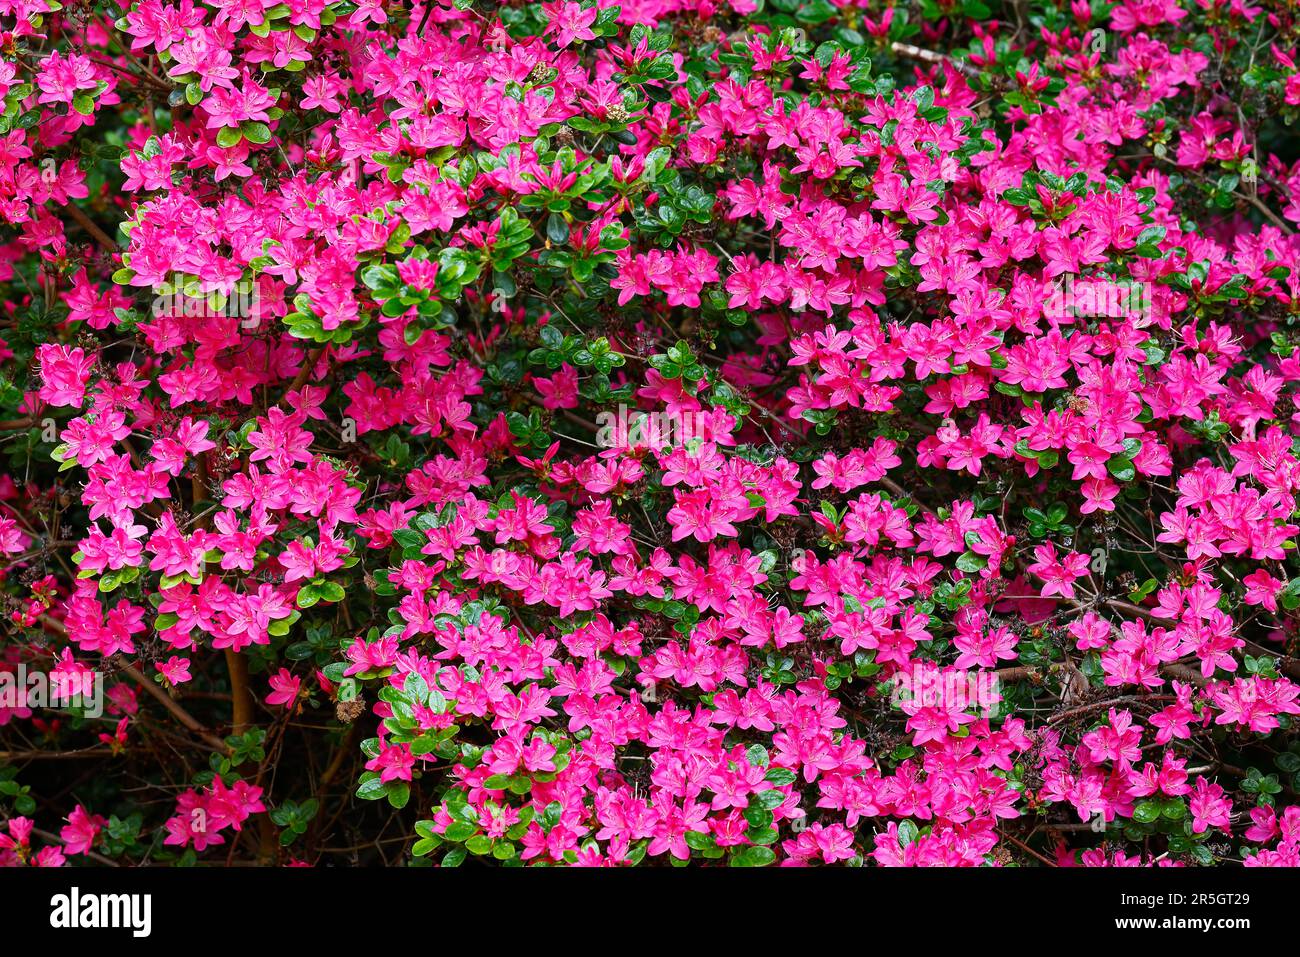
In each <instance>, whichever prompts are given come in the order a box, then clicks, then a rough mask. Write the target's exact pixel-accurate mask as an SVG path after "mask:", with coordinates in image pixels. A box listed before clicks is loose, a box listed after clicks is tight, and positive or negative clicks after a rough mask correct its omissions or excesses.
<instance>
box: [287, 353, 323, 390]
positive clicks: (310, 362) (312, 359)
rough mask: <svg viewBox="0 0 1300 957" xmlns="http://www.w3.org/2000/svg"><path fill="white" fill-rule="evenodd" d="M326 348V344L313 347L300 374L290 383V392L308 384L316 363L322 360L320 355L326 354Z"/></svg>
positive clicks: (299, 371)
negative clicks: (316, 347)
mask: <svg viewBox="0 0 1300 957" xmlns="http://www.w3.org/2000/svg"><path fill="white" fill-rule="evenodd" d="M326 348H327V347H326V346H321V347H320V348H318V349H313V350H312V351H311V352H309V353H308V354H307V361H306V362H304V363H303V366H302V368H301V369H299V370H298V374H297V375H296V376H294V379H293V381H292V382H290V383H289V388H288V391H289V392H294V391H296V390H298V389H301V388H302V387H303V386H304V385H306V384H307V380H308V379H310V378H311V372H312V370H313V369H315V368H316V363H318V362H320V357H321V356H323V355H324V354H325V349H326Z"/></svg>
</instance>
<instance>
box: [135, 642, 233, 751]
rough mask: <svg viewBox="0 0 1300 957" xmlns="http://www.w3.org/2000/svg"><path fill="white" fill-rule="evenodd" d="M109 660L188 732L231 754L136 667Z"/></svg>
mask: <svg viewBox="0 0 1300 957" xmlns="http://www.w3.org/2000/svg"><path fill="white" fill-rule="evenodd" d="M109 660H110V661H112V662H113V663H114V664H116V665H117V666H118V667H119V668H120V669H121V670H122V673H123V674H125V675H126V676H127V677H128V678H130V679H131V680H132V681H134V682H135V683H136V684H138V685H139V686H140V687H141V688H143V689H144V690H145V691H147V692H148V693H149V694H150V695H152V696H153V697H154V698H155V699H156V700H157V701H158V703H159V704H161V705H162V706H163V707H164V708H166V709H167V710H168V711H170V712H171V714H172V717H174V718H175V719H176V720H177V721H179V722H180V723H181V724H183V725H184V726H185V728H186V729H187V730H189V731H190V732H191V733H193V734H194V735H196V736H197V737H198V738H199V739H200V740H202V741H203V743H204V744H206V745H208V746H209V747H210V748H212V749H213V750H215V751H219V752H220V753H222V754H227V753H229V751H230V749H229V748H228V747H226V742H224V741H222V740H221V739H220V738H218V737H217V736H216V735H214V734H212V732H210V731H209V730H208V729H207V728H206V727H204V726H203V724H202V723H201V722H200V721H199V720H198V719H197V718H195V717H194V715H192V714H190V713H189V712H188V711H186V710H185V709H184V708H183V707H181V704H180V702H178V701H177V700H176V699H175V698H173V697H172V696H171V695H169V694H168V693H167V692H166V691H164V690H163V689H162V688H161V687H160V686H159V685H158V683H157V682H154V681H150V680H149V679H148V678H146V677H145V675H144V673H143V672H142V671H140V670H139V669H138V668H136V667H135V666H134V665H132V664H131V663H129V662H128V661H127V660H126V659H125V658H123V657H122V656H121V655H114V656H113V657H112V658H111V659H109Z"/></svg>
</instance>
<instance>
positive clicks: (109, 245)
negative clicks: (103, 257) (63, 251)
mask: <svg viewBox="0 0 1300 957" xmlns="http://www.w3.org/2000/svg"><path fill="white" fill-rule="evenodd" d="M63 208H64V209H66V210H67V211H68V215H69V216H71V217H72V218H73V219H74V220H76V221H77V225H78V226H80V227H81V228H82V229H84V230H85V231H86V232H88V233H90V235H91V236H93V237H94V238H95V239H96V240H98V242H99V244H100V245H101V246H103V247H104V248H105V249H107V250H109V251H110V252H118V246H117V243H115V242H113V240H112V238H111V237H110V236H109V235H108V233H106V232H104V231H103V230H102V229H100V228H99V226H97V225H96V224H95V222H94V221H93V220H91V218H90V217H89V216H87V215H86V214H85V213H84V212H82V211H81V207H79V206H78V205H77V204H76V203H68V205H67V206H65V207H63Z"/></svg>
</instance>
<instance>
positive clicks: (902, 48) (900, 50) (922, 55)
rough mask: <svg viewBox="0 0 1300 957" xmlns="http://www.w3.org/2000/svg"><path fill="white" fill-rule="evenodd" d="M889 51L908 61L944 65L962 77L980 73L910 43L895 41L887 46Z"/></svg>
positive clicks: (949, 58)
mask: <svg viewBox="0 0 1300 957" xmlns="http://www.w3.org/2000/svg"><path fill="white" fill-rule="evenodd" d="M889 49H890V51H891V52H892V53H894V54H895V55H896V56H901V57H904V58H906V59H908V60H919V61H921V62H922V63H930V64H933V65H935V66H939V65H942V64H944V63H946V64H948V65H949V66H951V67H952V68H953V69H954V70H956V71H957V72H958V73H961V74H962V75H964V76H978V75H979V72H980V71H979V70H978V69H976V68H975V67H973V66H971V65H970V64H969V63H963V62H961V61H960V60H954V59H953V58H952V57H950V56H947V55H945V54H943V53H935V52H934V51H933V50H923V49H921V48H920V47H917V46H912V44H910V43H899V42H898V41H895V42H893V43H891V44H890V45H889Z"/></svg>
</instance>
